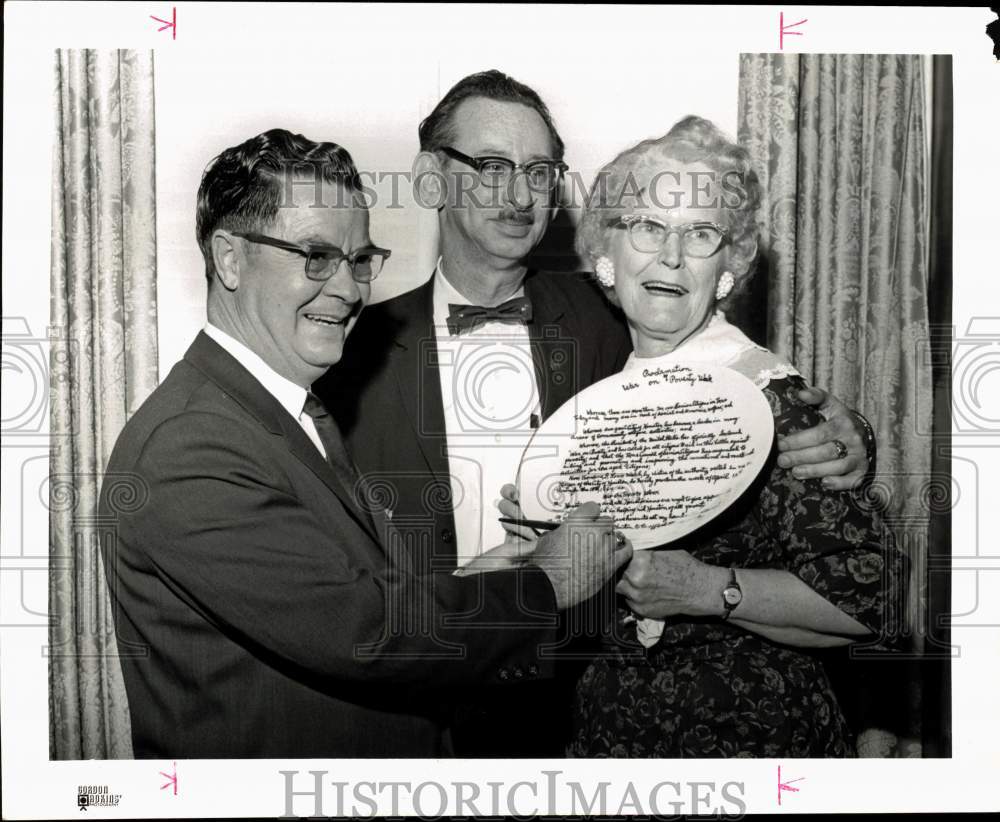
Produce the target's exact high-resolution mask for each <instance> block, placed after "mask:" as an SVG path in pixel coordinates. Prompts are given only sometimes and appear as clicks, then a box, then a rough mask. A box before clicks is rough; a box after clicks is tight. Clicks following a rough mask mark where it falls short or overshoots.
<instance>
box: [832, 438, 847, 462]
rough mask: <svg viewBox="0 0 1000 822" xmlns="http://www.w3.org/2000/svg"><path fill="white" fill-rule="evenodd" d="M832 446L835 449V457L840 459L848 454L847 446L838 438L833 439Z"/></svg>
mask: <svg viewBox="0 0 1000 822" xmlns="http://www.w3.org/2000/svg"><path fill="white" fill-rule="evenodd" d="M833 447H834V448H836V449H837V456H836V459H838V460H842V459H844V457H846V456H847V454H848V451H847V446H846V445H844V443H843V442H841V441H840V440H833Z"/></svg>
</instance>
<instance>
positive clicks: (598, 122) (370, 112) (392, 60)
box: [155, 6, 738, 377]
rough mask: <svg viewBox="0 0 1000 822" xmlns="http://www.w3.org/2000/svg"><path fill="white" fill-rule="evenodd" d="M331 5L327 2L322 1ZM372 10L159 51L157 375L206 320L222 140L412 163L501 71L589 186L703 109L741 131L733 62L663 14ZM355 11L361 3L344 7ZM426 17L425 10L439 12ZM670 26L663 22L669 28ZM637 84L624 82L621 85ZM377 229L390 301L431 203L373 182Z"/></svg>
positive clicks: (409, 270) (420, 275) (422, 242)
mask: <svg viewBox="0 0 1000 822" xmlns="http://www.w3.org/2000/svg"><path fill="white" fill-rule="evenodd" d="M329 8H330V7H326V9H329ZM510 8H511V7H504V6H496V7H493V8H492V9H470V8H468V7H464V6H448V7H427V8H426V9H413V8H409V7H406V8H402V7H398V6H397V7H384V6H383V7H368V9H366V10H364V12H363V17H362V18H358V19H351V18H349V16H348V12H347V11H345V14H344V19H343V31H334V30H331V28H330V25H331V23H332V20H334V19H339V18H338V17H337V16H336V15H331V14H330V13H329V12H328V11H326V9H324V15H323V18H322V19H323V20H324V21H326V22H325V23H323V24H322V25H321V24H317V26H318V28H319V29H321V30H322V32H323V33H319V32H312V33H310V32H304V33H303V35H302V37H301V38H295V42H287V41H286V40H285V38H281V37H276V38H275V40H276V42H275V43H273V44H271V45H270V46H265V45H264V44H262V43H261V41H260V38H256V39H254V40H250V41H248V40H247V39H246V38H242V37H241V38H240V39H239V40H234V41H232V42H228V43H224V44H219V46H220V47H218V48H214V49H212V50H211V51H209V50H207V49H203V50H201V51H193V50H192V49H191V48H188V49H186V50H185V51H183V52H182V51H180V50H177V51H172V50H170V49H158V50H157V52H156V64H155V71H156V151H157V156H156V164H157V244H158V270H159V287H158V299H159V322H160V372H161V377H162V376H164V375H166V373H167V371H168V370H169V369H170V367H171V366H172V365H173V363H175V362H176V361H177V360H178V359H180V357H181V356H182V355H183V353H184V351H185V349H186V348H187V346H188V344H189V343H190V341H191V339H192V338H193V337H194V335H195V334H196V333H197V331H198V329H199V328H201V326H202V325H203V323H204V318H205V280H204V265H203V263H202V260H201V255H200V252H199V251H198V247H197V244H196V242H195V228H194V225H195V196H196V192H197V189H198V183H199V180H200V176H201V173H202V171H203V169H204V167H205V165H206V164H207V163H208V161H209V160H210V159H211V158H212V157H213V156H215V155H216V154H217V153H218V152H219V151H221V150H222V149H224V148H226V147H228V146H231V145H235V144H236V143H239V142H242V141H243V140H245V139H246V138H248V137H251V136H253V135H254V134H257V133H259V132H261V131H264V130H266V129H268V128H273V127H283V128H287V129H290V130H292V131H299V132H301V133H303V134H305V135H306V136H307V137H310V138H311V139H314V140H333V141H334V142H337V143H340V144H342V145H343V146H345V147H346V148H347V149H348V150H349V151H350V152H351V154H352V155H353V157H354V160H355V162H356V163H357V164H358V166H359V168H360V169H362V170H368V171H390V170H391V171H400V172H403V171H408V170H409V169H410V166H411V162H412V159H413V155H414V154H415V153H416V151H417V124H418V123H419V122H420V120H421V119H422V118H423V117H424V116H426V115H427V114H428V113H429V112H430V110H431V109H432V108H433V106H434V105H435V103H436V102H437V101H438V100H439V99H440V97H441V96H442V95H443V94H444V93H445V92H446V91H447V90H448V89H449V88H450V87H451V86H452V85H453V84H454V83H455V82H456V81H457V80H459V79H460V78H462V77H463V76H465V75H466V74H469V73H472V72H474V71H481V70H484V69H488V68H498V69H500V70H502V71H505V72H507V73H508V74H511V75H512V76H514V77H515V78H517V79H518V80H521V81H522V82H524V83H527V84H528V85H530V86H532V87H533V88H534V89H536V90H537V91H538V92H539V94H540V95H541V96H542V99H544V100H545V101H546V103H547V105H548V106H549V107H550V109H551V110H552V113H553V116H554V117H555V120H556V124H557V126H558V128H559V130H560V133H561V134H562V136H563V139H564V140H565V141H566V145H567V152H566V161H567V162H568V163H569V165H570V167H571V169H573V170H575V171H579V172H580V173H581V174H582V175H583V178H584V179H585V180H586V181H587V182H588V184H589V182H590V180H592V178H593V175H594V173H595V172H596V170H597V169H598V168H599V167H600V165H601V164H603V163H604V162H606V161H607V160H609V159H611V157H612V156H613V155H614V154H615V153H616V152H617V151H619V150H620V149H622V148H624V147H626V146H627V145H631V144H632V143H634V142H636V141H638V140H640V139H642V138H645V137H649V136H653V135H658V134H662V133H663V132H664V131H666V130H667V128H669V126H670V125H671V124H672V123H674V122H675V121H676V120H677V119H678V118H680V117H681V116H683V115H685V114H688V113H698V114H701V115H703V116H706V117H709V118H710V119H713V120H715V121H716V122H717V123H718V124H719V125H720V126H721V127H722V128H724V129H726V130H727V131H729V132H730V133H735V129H736V95H737V71H738V56H737V54H736V52H734V51H728V52H723V53H722V54H721V55H720V53H719V52H716V51H713V50H711V49H705V48H704V43H703V42H702V43H701V44H700V45H699V43H698V42H696V39H695V38H693V37H686V36H684V34H683V32H673V36H672V37H670V38H669V47H668V45H667V40H665V39H664V40H659V39H658V38H656V37H650V36H648V35H649V33H650V32H652V31H655V30H656V28H657V26H659V27H660V28H661V29H663V28H664V27H665V25H666V20H667V14H666V13H665V12H664V10H662V9H657V8H655V7H645V8H644V9H643V11H642V12H641V13H642V14H644V15H646V16H647V17H648V18H649V21H650V26H649V28H648V29H643V30H642V31H641V32H640V33H641V34H642V35H643V36H642V37H641V38H639V39H637V38H636V34H637V29H636V20H635V19H634V18H633V17H632V16H628V17H624V16H623V15H622V13H621V10H620V9H612V8H607V7H605V8H590V7H567V6H563V7H539V8H536V9H534V10H532V16H531V18H530V25H529V18H526V17H524V16H523V15H521V16H519V17H516V18H515V17H514V16H512V15H511V14H510V13H509V11H508V10H509V9H510ZM349 13H350V14H355V13H359V14H360V13H361V12H355V11H354V10H350V12H349ZM432 15H433V16H432ZM664 33H666V32H664ZM627 78H631V79H627ZM378 195H379V198H380V200H379V205H378V206H376V208H375V209H374V210H373V213H372V237H373V239H374V240H375V241H376V242H379V243H382V244H384V245H386V246H388V247H390V248H392V250H393V255H392V258H391V259H390V260H389V262H388V263H387V264H386V268H385V270H384V271H383V273H382V274H381V275H380V277H379V279H378V280H377V281H376V283H375V286H374V288H373V299H374V300H376V301H378V300H383V299H386V298H388V297H391V296H393V295H395V294H399V293H402V292H403V291H406V290H409V289H410V288H412V287H414V286H416V285H418V284H420V283H421V282H422V281H424V280H425V279H426V278H427V277H428V276H429V275H430V272H431V270H432V267H433V262H434V259H435V258H436V252H435V248H436V242H437V238H436V233H437V232H436V220H435V217H434V214H433V212H429V211H425V210H423V209H421V208H418V207H416V206H415V205H414V204H413V200H412V196H411V194H410V191H409V188H408V187H407V186H405V185H401V186H400V203H401V204H403V206H404V207H403V208H400V209H388V208H385V207H384V205H383V203H385V202H387V201H388V200H389V199H390V198H389V183H388V182H386V183H385V184H384V186H382V187H379V190H378Z"/></svg>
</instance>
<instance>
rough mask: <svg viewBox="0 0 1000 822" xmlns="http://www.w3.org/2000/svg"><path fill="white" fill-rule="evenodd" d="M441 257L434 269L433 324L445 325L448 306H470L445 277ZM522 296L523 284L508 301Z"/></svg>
mask: <svg viewBox="0 0 1000 822" xmlns="http://www.w3.org/2000/svg"><path fill="white" fill-rule="evenodd" d="M442 259H443V258H442V257H438V261H437V265H436V266H435V268H434V324H435V325H446V324H447V322H448V315H449V314H450V313H451V309H449V308H448V306H449V304H450V305H471V304H472V303H471V302H470V300H469V298H468V297H465V296H463V295H462V293H461V292H460V291H459V290H458V289H457V288H455V286H453V285H452V284H451V282H450V281H449V280H448V277H447V276H445V273H444V266H443V265H442ZM523 296H524V284H523V283H522V284H521V286H520V288H518V289H517V291H516V292H515V293H513V294H512V295H511V296H510V297H509V298H508V299H514V298H515V297H523Z"/></svg>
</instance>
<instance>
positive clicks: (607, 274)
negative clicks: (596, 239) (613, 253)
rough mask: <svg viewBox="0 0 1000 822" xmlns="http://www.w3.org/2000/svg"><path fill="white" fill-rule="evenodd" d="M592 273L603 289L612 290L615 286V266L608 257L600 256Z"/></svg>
mask: <svg viewBox="0 0 1000 822" xmlns="http://www.w3.org/2000/svg"><path fill="white" fill-rule="evenodd" d="M594 273H595V274H596V275H597V282H599V283H600V284H601V285H603V286H604V287H605V288H613V287H614V284H615V264H614V263H613V262H611V259H610V258H609V257H605V256H603V255H602V256H600V257H598V258H597V262H596V265H595V266H594Z"/></svg>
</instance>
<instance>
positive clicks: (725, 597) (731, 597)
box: [722, 568, 743, 622]
mask: <svg viewBox="0 0 1000 822" xmlns="http://www.w3.org/2000/svg"><path fill="white" fill-rule="evenodd" d="M742 601H743V589H742V588H740V584H739V583H738V582H737V581H736V569H735V568H730V569H729V584H728V585H726V587H725V588H723V589H722V607H723V608H725V609H726V612H725V613H724V614H723V615H722V621H723V622H725V621H726V620H727V619H729V616H730V615H731V614H732V613H733V611H735V610H736V606H737V605H739V604H740V603H741V602H742Z"/></svg>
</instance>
